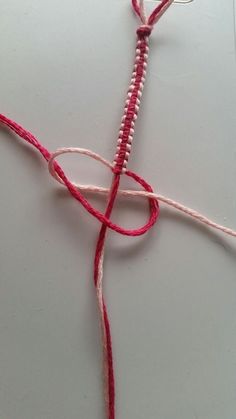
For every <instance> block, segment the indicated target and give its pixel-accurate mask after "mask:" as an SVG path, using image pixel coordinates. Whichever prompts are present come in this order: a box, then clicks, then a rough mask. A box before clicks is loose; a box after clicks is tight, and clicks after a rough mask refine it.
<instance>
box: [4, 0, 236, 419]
mask: <svg viewBox="0 0 236 419" xmlns="http://www.w3.org/2000/svg"><path fill="white" fill-rule="evenodd" d="M173 1H174V0H162V1H161V3H159V5H158V6H157V7H156V8H155V9H154V11H153V12H152V13H151V15H150V16H149V17H147V15H146V10H145V7H144V0H132V6H133V9H134V11H135V13H136V14H137V15H138V16H139V18H140V20H141V26H140V27H139V28H138V30H137V36H138V39H137V45H136V57H135V64H134V70H133V74H132V79H131V84H130V87H129V89H128V94H127V99H126V103H125V109H124V114H123V117H122V122H121V127H120V132H119V138H118V145H117V153H116V155H115V158H114V161H113V163H110V162H108V161H107V160H106V159H104V158H102V157H101V156H100V155H98V154H96V153H94V152H92V151H90V150H86V149H82V148H63V149H58V150H57V151H56V152H54V153H50V152H49V151H48V150H47V149H46V148H45V147H43V146H42V144H40V143H39V141H38V140H37V139H36V138H35V137H34V136H33V135H32V134H31V133H30V132H28V131H27V130H25V129H24V128H23V127H21V126H20V125H18V124H17V123H16V122H14V121H12V120H11V119H9V118H7V117H6V116H4V115H1V114H0V122H1V123H2V124H3V125H6V126H8V127H9V128H10V129H11V130H12V131H14V132H15V133H16V134H17V135H19V136H20V137H21V138H23V139H24V140H25V141H27V142H28V143H30V144H31V145H33V146H34V147H35V148H36V149H37V150H38V151H39V152H40V153H41V154H42V156H43V157H44V158H45V160H46V161H47V162H48V169H49V172H50V174H51V175H52V176H53V177H54V178H55V179H56V180H57V181H58V182H59V183H61V184H62V185H63V186H65V187H66V188H67V189H68V191H69V192H70V194H71V195H72V196H73V197H74V198H75V199H76V200H77V201H79V202H80V203H81V204H82V205H83V207H84V208H85V209H86V210H87V211H88V212H89V213H90V214H91V215H93V216H94V217H95V218H97V219H98V220H99V221H100V222H101V223H102V225H101V229H100V232H99V236H98V240H97V245H96V251H95V257H94V283H95V288H96V294H97V301H98V308H99V313H100V321H101V329H102V345H103V358H104V380H105V383H104V392H105V404H106V411H107V418H108V419H115V380H114V367H113V354H112V339H111V330H110V323H109V318H108V313H107V308H106V304H105V301H104V296H103V260H104V249H105V238H106V233H107V229H108V228H110V229H112V230H114V231H116V232H117V233H120V234H123V235H127V236H139V235H142V234H144V233H146V232H147V231H148V230H149V229H150V228H151V227H152V226H153V225H154V224H155V222H156V221H157V218H158V216H159V201H160V202H163V203H165V204H167V205H169V206H171V207H173V208H175V209H177V210H178V211H181V212H183V213H185V214H187V215H189V216H190V217H192V218H193V219H195V220H197V221H199V222H201V223H203V224H205V225H207V226H209V227H212V228H214V229H217V230H220V231H222V232H223V233H225V234H228V235H230V236H233V237H236V232H235V231H234V230H231V229H229V228H227V227H224V226H221V225H219V224H217V223H215V222H213V221H211V220H210V219H208V218H206V217H205V216H203V215H202V214H200V213H198V212H197V211H194V210H192V209H191V208H188V207H185V206H184V205H182V204H180V203H178V202H176V201H174V200H171V199H170V198H167V197H164V196H163V195H159V194H155V193H154V192H153V190H152V188H151V186H150V185H149V184H148V183H147V182H146V181H145V180H144V179H142V178H141V177H140V176H138V175H137V174H135V173H133V172H131V171H128V170H127V163H128V159H129V155H130V151H131V146H132V140H133V135H134V127H135V121H136V119H137V115H138V111H139V106H140V99H141V96H142V90H143V87H144V82H145V77H146V67H147V59H148V51H149V49H148V37H149V36H150V34H151V32H152V30H153V26H154V25H155V24H156V23H157V22H158V20H159V19H160V17H161V16H162V15H163V14H164V12H165V11H166V10H167V9H168V8H169V7H170V5H171V4H172V3H173ZM66 153H79V154H82V155H86V156H88V157H91V158H93V159H95V160H97V161H100V162H101V163H102V164H104V165H105V166H107V167H108V168H109V169H110V170H111V171H112V172H113V179H112V184H111V187H110V189H108V188H103V187H99V186H95V185H77V184H74V183H72V182H71V181H70V180H69V179H68V178H67V176H66V175H65V173H64V171H63V170H62V168H61V167H60V166H59V164H58V163H57V162H56V161H55V159H56V158H57V157H59V156H60V155H61V154H66ZM122 174H125V175H126V176H129V177H130V178H132V179H133V180H134V181H135V182H136V183H138V184H139V185H140V186H141V187H142V188H143V189H142V190H141V191H136V190H121V189H119V184H120V178H121V175H122ZM84 191H85V192H93V193H99V194H104V195H106V196H107V199H108V202H107V208H106V211H105V214H102V213H101V212H99V211H98V210H96V209H95V208H94V207H93V206H92V205H91V204H90V203H89V202H88V200H87V199H86V198H85V197H84V196H83V194H82V192H84ZM118 195H123V196H127V197H134V196H136V197H137V196H139V197H143V198H145V199H147V200H148V202H149V213H150V215H149V220H148V222H147V223H146V224H145V225H144V226H142V227H140V228H138V229H124V228H122V227H121V226H119V225H117V224H115V223H113V222H112V221H111V220H110V216H111V214H112V209H113V206H114V204H115V201H116V198H117V196H118Z"/></svg>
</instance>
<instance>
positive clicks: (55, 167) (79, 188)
mask: <svg viewBox="0 0 236 419" xmlns="http://www.w3.org/2000/svg"><path fill="white" fill-rule="evenodd" d="M68 153H70V154H71V153H77V154H81V155H85V156H87V157H90V158H92V159H94V160H97V161H98V162H100V163H102V164H103V165H104V166H106V167H108V168H109V169H110V170H111V171H113V168H114V166H113V164H112V163H110V162H109V161H107V160H106V159H104V158H103V157H101V156H100V155H99V154H97V153H94V152H93V151H91V150H87V149H84V148H77V147H68V148H59V149H58V150H56V151H55V152H54V153H51V154H50V156H49V158H48V159H47V160H48V169H49V172H50V174H51V175H52V177H54V179H55V180H57V182H59V183H61V184H62V185H64V186H65V187H66V188H67V189H68V191H69V192H70V193H71V195H72V196H73V197H74V198H75V199H76V200H77V201H79V202H80V203H81V204H82V205H83V207H84V208H85V209H86V210H87V211H88V212H89V213H90V214H91V215H93V216H94V217H95V218H97V220H98V221H100V222H101V223H102V224H105V225H106V226H107V227H108V228H110V229H111V230H114V231H116V232H117V233H119V234H122V235H125V236H133V237H135V236H141V235H143V234H144V233H146V232H147V231H148V230H150V228H151V227H152V226H153V225H154V224H155V223H156V221H157V219H158V217H159V204H158V201H157V199H156V198H155V197H153V196H152V194H153V189H152V187H151V186H150V185H149V184H148V183H147V182H146V181H145V180H144V179H143V178H141V177H140V176H138V175H136V174H135V173H133V172H131V171H128V170H127V171H126V172H125V175H126V176H128V177H129V178H132V179H133V180H134V182H136V183H137V184H139V186H141V187H142V191H140V192H145V193H147V196H145V195H144V197H145V198H146V199H147V200H148V202H149V218H148V221H147V222H146V224H144V225H143V226H142V227H139V228H137V229H126V228H123V227H121V226H119V225H118V224H115V223H113V222H112V221H111V220H110V218H109V217H107V216H106V214H103V213H102V212H100V211H98V210H97V209H96V208H94V207H93V206H92V205H91V204H90V203H89V201H88V200H87V199H86V198H85V197H84V196H83V194H82V192H83V191H85V192H93V193H100V194H105V195H109V193H110V189H106V188H103V187H99V186H95V185H80V184H76V183H73V182H71V181H70V180H69V179H68V178H67V176H66V174H65V173H64V171H63V170H62V168H61V167H60V166H59V164H58V163H57V162H56V161H55V159H56V158H57V157H59V156H60V155H62V154H68ZM137 192H138V191H135V193H137ZM120 193H121V194H124V195H126V196H129V195H130V194H129V193H128V194H127V193H126V192H125V191H123V193H122V191H120V190H119V191H118V194H120ZM131 195H132V193H131ZM138 195H139V194H138Z"/></svg>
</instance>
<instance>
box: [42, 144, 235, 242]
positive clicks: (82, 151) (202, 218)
mask: <svg viewBox="0 0 236 419" xmlns="http://www.w3.org/2000/svg"><path fill="white" fill-rule="evenodd" d="M66 153H78V154H82V155H85V156H88V157H91V158H93V159H94V160H97V161H99V162H101V163H102V164H103V165H104V166H106V167H109V169H111V170H112V169H113V167H114V165H113V164H111V163H110V162H109V161H108V160H106V159H104V158H103V157H101V156H100V155H99V154H97V153H95V152H93V151H91V150H87V149H84V148H77V147H71V148H59V149H58V150H56V151H55V153H52V154H51V158H50V159H49V161H48V169H49V172H50V174H51V175H52V177H54V178H55V179H56V181H57V182H59V183H60V184H62V185H63V186H64V182H63V181H62V180H61V179H60V177H59V176H58V175H57V173H56V172H55V169H54V160H55V158H56V157H58V156H60V155H61V154H66ZM125 162H126V160H125ZM126 163H127V162H126ZM125 172H126V168H125V167H123V169H122V173H125ZM73 185H74V186H75V187H76V188H78V189H79V190H81V191H84V192H91V193H98V194H103V195H108V194H109V191H110V189H108V188H103V187H100V186H95V185H80V184H76V183H73ZM118 195H121V196H132V197H143V198H153V199H156V200H157V201H159V202H163V203H164V204H166V205H168V206H170V207H172V208H175V209H176V210H178V211H180V212H182V213H184V214H187V215H189V216H190V217H192V218H193V219H195V220H197V221H199V222H200V223H202V224H205V225H207V226H209V227H212V228H214V229H216V230H219V231H221V232H223V233H225V234H227V235H229V236H232V237H236V231H235V230H232V229H231V228H228V227H225V226H223V225H220V224H217V223H215V222H214V221H212V220H210V219H209V218H207V217H205V216H204V215H202V214H200V213H199V212H197V211H195V210H193V209H191V208H188V207H186V206H185V205H183V204H180V203H179V202H177V201H174V200H173V199H170V198H168V197H165V196H163V195H160V194H156V193H154V192H147V191H135V190H122V189H119V190H118Z"/></svg>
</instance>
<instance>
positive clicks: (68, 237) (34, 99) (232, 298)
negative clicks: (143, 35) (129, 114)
mask: <svg viewBox="0 0 236 419" xmlns="http://www.w3.org/2000/svg"><path fill="white" fill-rule="evenodd" d="M151 5H152V3H151V2H150V6H151ZM0 9H1V14H0V28H1V29H0V32H1V42H0V57H1V67H0V75H1V77H0V92H1V108H0V112H1V113H4V114H6V115H8V116H9V117H11V118H13V119H15V120H16V121H18V122H19V123H21V124H22V125H24V126H25V127H26V128H27V129H29V130H30V131H32V132H33V133H34V134H35V135H36V136H37V137H38V138H39V139H40V141H42V143H43V144H44V145H45V146H46V147H48V148H49V149H50V150H55V149H56V148H58V147H61V146H80V147H87V148H91V149H93V150H94V151H97V152H99V153H101V154H102V155H103V156H104V157H106V158H108V159H112V157H113V152H114V148H115V144H116V138H117V132H118V128H119V123H120V118H121V114H122V110H123V103H124V98H125V93H126V90H127V86H128V83H129V80H130V74H131V70H132V65H133V55H134V45H135V30H136V27H137V24H138V23H137V20H136V19H135V18H134V16H133V14H132V12H131V8H130V4H129V0H103V1H100V2H94V0H87V1H78V0H67V1H60V2H59V1H56V0H34V1H31V0H21V1H19V0H8V1H7V2H5V1H0ZM235 51H236V46H235V32H234V2H233V1H232V0H227V1H222V0H194V1H193V2H192V3H189V4H186V5H180V4H175V5H173V6H172V9H171V10H170V11H169V12H168V14H167V15H166V16H165V17H163V19H162V20H161V21H160V23H159V24H158V27H157V28H156V30H155V31H154V32H153V35H152V40H151V56H150V63H149V69H148V80H147V84H146V89H145V94H144V97H143V103H142V108H141V112H140V117H139V120H138V123H137V131H136V135H135V145H134V148H133V154H132V158H131V160H130V168H132V169H133V170H135V171H137V172H138V173H139V174H140V175H142V176H144V177H145V178H146V179H147V180H148V181H150V183H151V184H152V185H153V187H154V188H155V190H157V191H159V192H160V193H163V194H166V195H168V196H170V197H172V198H173V199H177V200H180V201H181V202H183V203H185V204H186V205H189V206H192V207H193V208H195V209H198V210H200V211H202V212H204V213H205V214H206V215H208V216H210V217H212V218H213V219H215V220H216V221H217V222H220V223H225V224H227V225H228V226H231V227H236V200H235V195H236V186H235V177H236V145H235V141H236V140H235V132H236V117H235V107H236V59H235ZM61 162H62V163H63V167H64V168H65V170H66V171H67V173H68V174H69V175H70V176H71V178H72V179H74V180H79V181H80V182H85V183H88V182H95V183H97V184H98V183H99V184H107V185H108V184H109V182H110V176H111V174H110V173H109V172H108V171H107V170H105V169H103V168H102V166H99V165H98V164H97V163H94V162H92V161H89V160H88V159H86V158H83V157H79V156H77V157H72V156H71V157H66V158H64V159H61ZM46 169H47V168H46V165H45V162H44V161H43V160H42V158H41V157H40V156H39V155H38V154H37V152H36V151H34V150H33V149H32V148H31V147H30V146H28V145H26V144H23V142H22V141H20V140H18V139H16V138H15V137H14V136H13V135H12V134H10V133H9V132H8V131H7V130H5V129H0V171H1V176H0V190H1V205H0V231H1V243H0V271H1V272H0V339H1V344H0V418H1V419H78V418H79V419H103V418H104V413H103V399H102V379H101V346H100V331H99V325H98V320H97V309H96V301H95V295H94V290H93V283H92V268H93V262H92V258H93V254H94V246H95V240H96V237H97V233H98V230H99V224H98V222H97V221H95V220H94V219H93V218H92V217H91V216H89V215H88V214H87V213H86V212H85V211H84V210H83V209H82V208H81V207H80V206H79V205H78V204H77V203H76V202H75V201H74V200H73V199H71V198H70V196H68V194H67V193H66V192H63V191H62V190H61V188H60V187H59V186H58V185H57V184H56V183H55V182H54V181H53V180H52V179H51V178H50V177H49V175H48V173H47V170H46ZM124 185H125V182H124ZM93 202H94V203H95V204H96V205H97V206H98V207H100V208H103V206H104V202H103V201H102V200H101V201H100V200H97V199H93ZM146 216H147V214H146V205H145V203H142V202H139V201H136V202H131V201H127V200H125V201H121V202H120V203H119V205H118V206H117V209H116V211H115V212H114V215H113V219H115V220H117V221H118V222H119V223H122V224H123V225H125V226H127V227H132V226H136V225H139V224H141V223H143V222H144V220H145V217H146ZM235 272H236V242H235V240H233V239H229V238H225V237H223V235H222V234H220V233H219V234H218V233H214V232H213V231H209V230H207V229H206V228H204V227H201V226H200V227H199V225H198V224H196V223H194V222H192V221H190V220H188V219H186V218H185V217H183V216H179V215H178V214H176V212H175V211H172V210H168V209H166V208H165V207H163V206H162V210H161V217H160V220H159V222H158V225H156V226H155V228H154V229H153V230H152V232H151V233H150V234H148V235H147V236H145V237H143V238H135V239H134V238H125V237H121V236H118V235H116V234H114V233H109V237H108V242H107V252H106V260H105V294H106V298H107V301H108V307H109V313H110V317H111V324H112V334H113V342H114V357H115V368H116V385H117V419H144V418H145V419H146V418H147V419H156V418H157V419H235V415H236V413H235V412H236V275H235Z"/></svg>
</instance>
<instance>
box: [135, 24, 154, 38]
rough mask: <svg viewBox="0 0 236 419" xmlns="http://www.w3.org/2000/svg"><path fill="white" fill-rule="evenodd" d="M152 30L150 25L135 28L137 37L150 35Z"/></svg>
mask: <svg viewBox="0 0 236 419" xmlns="http://www.w3.org/2000/svg"><path fill="white" fill-rule="evenodd" d="M152 30H153V26H151V25H142V26H140V27H139V28H138V29H137V35H138V37H139V38H145V37H146V36H150V35H151V33H152Z"/></svg>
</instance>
